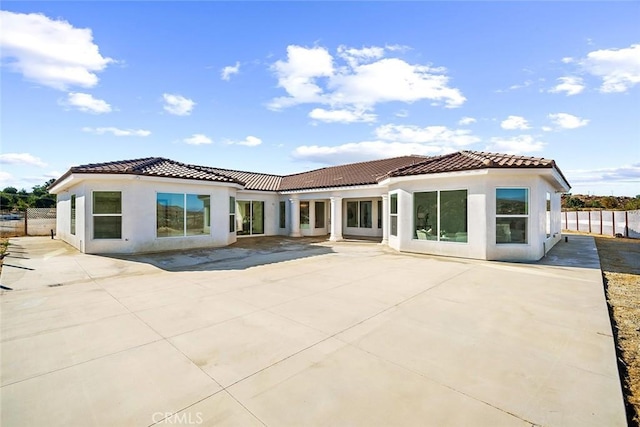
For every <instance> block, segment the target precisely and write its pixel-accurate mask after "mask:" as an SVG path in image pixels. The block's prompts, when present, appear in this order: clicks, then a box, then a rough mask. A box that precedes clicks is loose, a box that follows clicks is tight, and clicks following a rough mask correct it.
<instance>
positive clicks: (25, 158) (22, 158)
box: [0, 153, 47, 168]
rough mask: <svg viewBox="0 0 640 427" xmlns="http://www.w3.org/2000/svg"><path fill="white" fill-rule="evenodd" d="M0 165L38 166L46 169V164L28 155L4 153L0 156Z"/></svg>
mask: <svg viewBox="0 0 640 427" xmlns="http://www.w3.org/2000/svg"><path fill="white" fill-rule="evenodd" d="M0 163H1V164H7V165H21V166H38V167H41V168H43V167H46V166H47V164H46V163H45V162H43V161H42V160H41V159H39V158H38V157H35V156H33V155H31V154H29V153H4V154H0Z"/></svg>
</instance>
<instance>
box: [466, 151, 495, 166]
mask: <svg viewBox="0 0 640 427" xmlns="http://www.w3.org/2000/svg"><path fill="white" fill-rule="evenodd" d="M460 154H461V155H463V156H464V157H467V158H469V159H471V160H476V161H479V162H481V163H482V164H484V165H485V166H488V167H492V166H498V163H497V162H496V161H495V160H493V159H491V158H490V157H488V156H487V154H489V155H490V154H492V153H486V152H484V151H471V150H462V151H460Z"/></svg>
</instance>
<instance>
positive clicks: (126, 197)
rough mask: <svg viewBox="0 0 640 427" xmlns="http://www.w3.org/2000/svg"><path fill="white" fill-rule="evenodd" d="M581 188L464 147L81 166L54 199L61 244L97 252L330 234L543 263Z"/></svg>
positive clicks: (522, 161)
mask: <svg viewBox="0 0 640 427" xmlns="http://www.w3.org/2000/svg"><path fill="white" fill-rule="evenodd" d="M569 189H570V185H569V183H568V182H567V179H566V178H565V177H564V175H563V174H562V172H561V171H560V169H559V168H558V167H557V166H556V164H555V162H554V161H553V160H548V159H543V158H535V157H523V156H514V155H506V154H496V153H486V152H477V151H459V152H455V153H451V154H446V155H442V156H434V157H425V156H403V157H394V158H389V159H382V160H373V161H368V162H360V163H351V164H346V165H341V166H332V167H326V168H322V169H316V170H312V171H309V172H303V173H298V174H294V175H282V176H281V175H271V174H264V173H256V172H243V171H237V170H228V169H220V168H215V167H208V166H197V165H190V164H184V163H180V162H176V161H173V160H169V159H165V158H161V157H150V158H144V159H136V160H124V161H116V162H108V163H98V164H87V165H82V166H75V167H72V168H71V169H70V170H69V171H68V172H66V173H65V174H64V175H63V176H62V177H60V178H59V179H58V180H57V181H55V182H54V183H53V184H52V185H51V186H50V189H49V191H50V192H51V193H54V194H56V195H57V200H58V201H57V207H58V209H57V212H58V217H57V236H58V238H60V239H62V240H64V241H66V242H68V243H69V244H71V245H72V246H74V247H76V248H78V249H79V250H80V251H81V252H86V253H94V254H101V253H129V254H130V253H142V252H156V251H164V250H178V249H190V248H203V247H220V246H227V245H230V244H232V243H234V242H236V240H237V239H240V238H250V237H251V236H274V235H283V236H292V237H299V236H325V235H328V236H329V239H330V240H332V241H339V240H342V239H343V238H344V236H349V237H351V236H353V237H367V238H377V239H380V242H381V243H382V244H385V245H388V246H389V247H391V248H393V249H395V250H397V251H401V252H413V253H423V254H436V255H445V256H455V257H464V258H475V259H484V260H537V259H540V258H541V257H543V256H544V254H545V253H546V251H548V250H549V249H550V248H551V247H552V246H553V245H554V244H556V243H557V242H558V241H559V240H560V227H561V218H560V195H561V193H563V192H567V191H569Z"/></svg>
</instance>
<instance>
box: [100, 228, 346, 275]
mask: <svg viewBox="0 0 640 427" xmlns="http://www.w3.org/2000/svg"><path fill="white" fill-rule="evenodd" d="M325 241H327V238H326V237H302V238H288V237H280V236H269V237H252V238H243V239H239V240H238V242H236V243H234V244H233V245H230V246H226V247H221V248H206V249H190V250H181V251H168V252H167V251H165V252H158V253H148V254H138V255H102V256H105V257H109V258H115V259H120V260H125V261H133V262H139V263H145V264H151V265H153V266H155V267H157V268H159V269H161V270H165V271H176V272H177V271H223V270H245V269H247V268H251V267H257V266H260V265H267V264H273V263H278V262H284V261H291V260H296V259H302V258H309V257H314V256H318V255H325V254H329V253H333V252H334V251H333V249H331V248H330V247H327V246H323V245H322V244H321V243H322V242H325Z"/></svg>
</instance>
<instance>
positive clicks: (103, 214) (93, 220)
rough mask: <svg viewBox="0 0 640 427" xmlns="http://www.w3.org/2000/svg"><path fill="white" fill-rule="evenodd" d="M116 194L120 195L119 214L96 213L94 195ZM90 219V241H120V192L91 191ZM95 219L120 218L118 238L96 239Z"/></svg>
mask: <svg viewBox="0 0 640 427" xmlns="http://www.w3.org/2000/svg"><path fill="white" fill-rule="evenodd" d="M100 193H117V194H119V195H120V197H119V198H120V207H119V209H118V210H119V212H108V213H96V194H100ZM91 217H92V226H93V230H92V234H93V235H92V236H91V237H92V239H93V240H122V191H105V190H100V191H95V190H94V191H92V192H91ZM96 218H120V233H119V236H118V237H96Z"/></svg>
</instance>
